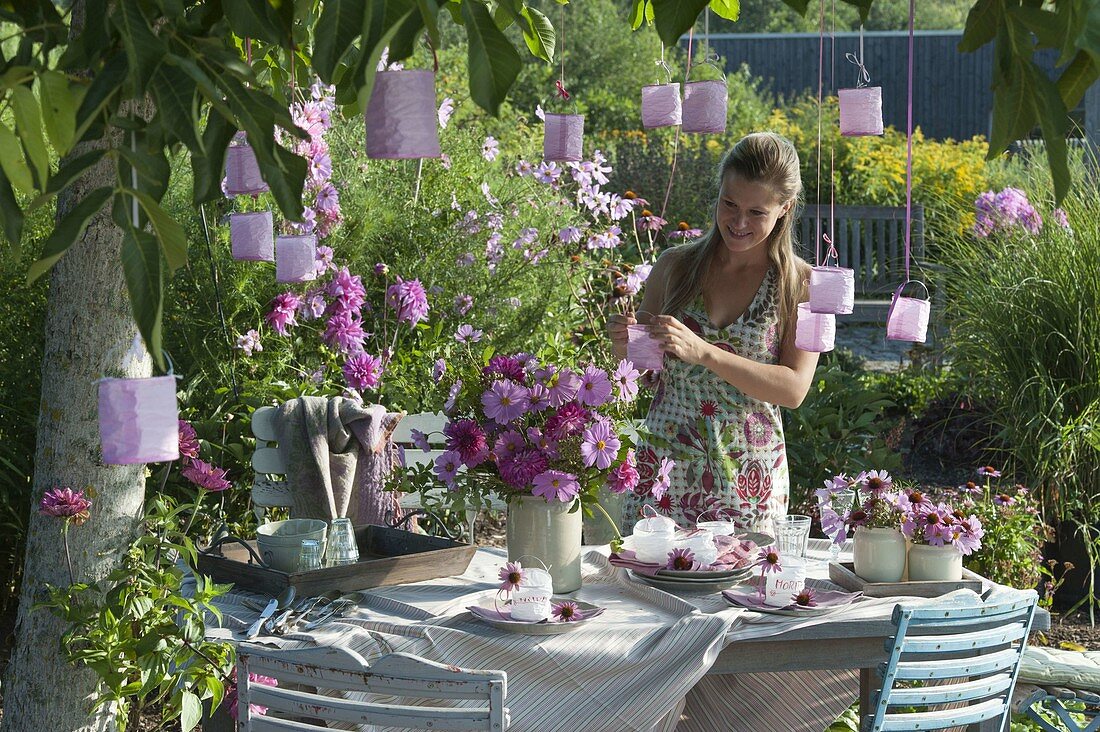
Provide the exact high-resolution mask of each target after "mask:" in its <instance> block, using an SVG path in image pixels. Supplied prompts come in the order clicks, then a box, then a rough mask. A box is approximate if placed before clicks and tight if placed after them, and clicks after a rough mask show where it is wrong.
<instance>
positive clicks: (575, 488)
mask: <svg viewBox="0 0 1100 732" xmlns="http://www.w3.org/2000/svg"><path fill="white" fill-rule="evenodd" d="M534 483H535V487H534V489H532V491H531V493H532V494H533V495H536V496H542V497H543V498H545V499H546V500H547V502H553V501H558V502H559V503H568V502H570V501H572V500H573V499H574V498H576V497H577V493H579V492H580V489H581V487H580V485H579V484H578V483H577V476H575V475H573V474H572V473H564V472H562V471H560V470H547V471H545V472H543V473H540V474H539V475H537V476H535V481H534Z"/></svg>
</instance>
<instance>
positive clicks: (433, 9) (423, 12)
mask: <svg viewBox="0 0 1100 732" xmlns="http://www.w3.org/2000/svg"><path fill="white" fill-rule="evenodd" d="M445 1H446V0H444V2H445ZM416 4H417V5H418V6H420V18H421V20H423V22H424V28H425V29H427V31H428V40H429V41H430V42H431V44H432V48H436V49H438V48H439V23H438V22H437V21H436V15H437V14H438V13H439V3H437V2H436V0H417V2H416Z"/></svg>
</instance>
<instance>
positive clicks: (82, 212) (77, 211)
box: [27, 188, 114, 285]
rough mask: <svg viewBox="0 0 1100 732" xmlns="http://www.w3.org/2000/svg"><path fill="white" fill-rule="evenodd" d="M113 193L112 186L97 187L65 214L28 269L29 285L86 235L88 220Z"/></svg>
mask: <svg viewBox="0 0 1100 732" xmlns="http://www.w3.org/2000/svg"><path fill="white" fill-rule="evenodd" d="M113 194H114V190H113V189H111V188H96V189H95V190H94V191H92V192H91V193H89V194H88V195H86V196H84V198H82V199H80V202H79V203H77V204H76V205H75V206H73V208H72V210H71V211H69V212H68V213H67V214H65V218H63V219H61V222H60V223H58V225H57V228H55V229H54V230H53V233H52V234H50V236H49V238H48V239H46V242H45V243H44V244H43V245H42V254H41V256H40V257H39V259H38V261H37V262H35V263H34V264H32V265H31V266H30V269H29V270H28V271H27V284H28V285H29V284H31V283H32V282H34V281H35V280H36V279H38V278H39V277H41V276H42V275H43V274H44V273H46V272H48V271H49V269H50V267H53V265H54V263H55V262H57V260H59V259H61V257H62V255H64V254H65V252H66V251H68V249H69V247H71V246H72V245H73V242H75V241H76V240H77V239H79V238H80V237H81V236H83V235H84V229H86V228H87V226H88V222H89V221H91V219H92V217H93V216H95V215H96V214H97V213H99V210H100V209H102V208H103V205H104V204H105V203H107V201H108V200H109V199H110V198H111V196H112V195H113Z"/></svg>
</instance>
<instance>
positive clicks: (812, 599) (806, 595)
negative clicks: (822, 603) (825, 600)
mask: <svg viewBox="0 0 1100 732" xmlns="http://www.w3.org/2000/svg"><path fill="white" fill-rule="evenodd" d="M794 604H795V605H798V606H799V607H817V593H816V592H814V591H813V590H812V589H810V588H809V587H803V588H802V590H801V591H800V592H799V593H798V594H797V595H795V596H794Z"/></svg>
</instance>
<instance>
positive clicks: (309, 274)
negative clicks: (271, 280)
mask: <svg viewBox="0 0 1100 732" xmlns="http://www.w3.org/2000/svg"><path fill="white" fill-rule="evenodd" d="M316 255H317V237H315V236H313V235H312V234H304V235H293V236H280V237H279V238H278V239H276V240H275V281H276V282H309V281H310V280H314V279H317V261H316V259H317V257H316Z"/></svg>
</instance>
